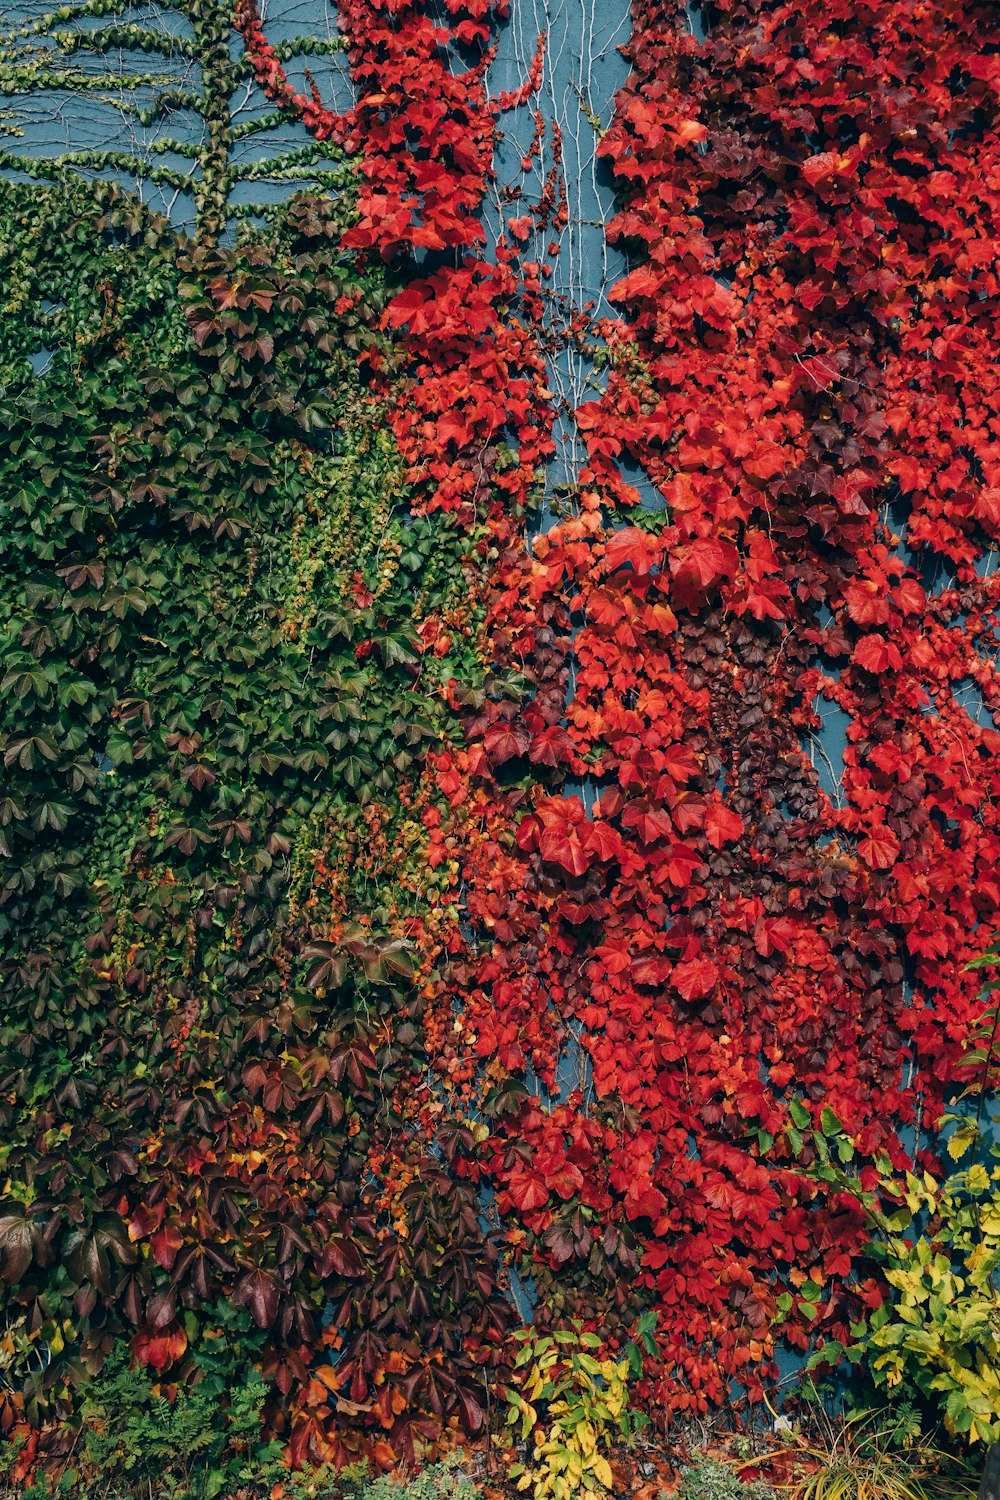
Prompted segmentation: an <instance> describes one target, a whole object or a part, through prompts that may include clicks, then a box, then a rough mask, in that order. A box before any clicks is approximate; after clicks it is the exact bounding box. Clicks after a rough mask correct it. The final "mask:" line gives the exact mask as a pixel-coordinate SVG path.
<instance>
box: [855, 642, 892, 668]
mask: <svg viewBox="0 0 1000 1500" xmlns="http://www.w3.org/2000/svg"><path fill="white" fill-rule="evenodd" d="M854 660H855V661H856V662H857V664H858V666H859V667H864V669H865V671H866V672H898V671H899V669H900V667H901V666H902V665H903V658H902V656H901V655H900V651H899V647H898V646H897V645H895V643H894V642H892V641H887V640H886V639H885V636H882V635H863V636H862V637H861V639H860V640H859V641H858V644H857V645H856V646H855V648H854Z"/></svg>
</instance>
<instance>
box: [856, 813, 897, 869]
mask: <svg viewBox="0 0 1000 1500" xmlns="http://www.w3.org/2000/svg"><path fill="white" fill-rule="evenodd" d="M858 853H859V854H860V856H861V858H862V859H863V860H864V862H865V864H866V865H867V866H868V868H869V869H871V870H890V869H891V868H892V866H893V865H894V864H895V863H896V860H897V859H898V857H899V839H898V838H897V837H896V835H895V834H894V833H893V831H892V829H891V828H886V827H885V826H884V824H880V825H879V826H878V827H876V828H871V829H869V831H868V832H867V833H866V834H865V836H864V838H863V839H859V840H858Z"/></svg>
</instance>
